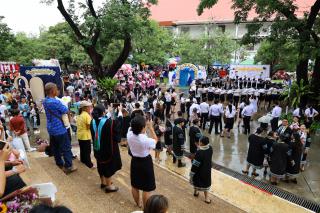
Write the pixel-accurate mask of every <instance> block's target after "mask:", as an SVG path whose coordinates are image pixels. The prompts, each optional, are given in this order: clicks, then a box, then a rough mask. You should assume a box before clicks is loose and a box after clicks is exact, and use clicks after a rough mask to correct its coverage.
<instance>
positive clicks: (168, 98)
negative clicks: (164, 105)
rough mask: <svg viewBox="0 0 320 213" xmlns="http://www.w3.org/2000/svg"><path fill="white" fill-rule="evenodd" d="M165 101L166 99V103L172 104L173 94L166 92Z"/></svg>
mask: <svg viewBox="0 0 320 213" xmlns="http://www.w3.org/2000/svg"><path fill="white" fill-rule="evenodd" d="M164 97H165V99H166V102H171V101H172V98H171V94H170V93H168V92H166V93H165V95H164Z"/></svg>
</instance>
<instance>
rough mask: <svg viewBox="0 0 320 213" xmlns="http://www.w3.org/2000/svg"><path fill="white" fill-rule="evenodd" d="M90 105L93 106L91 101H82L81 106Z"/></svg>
mask: <svg viewBox="0 0 320 213" xmlns="http://www.w3.org/2000/svg"><path fill="white" fill-rule="evenodd" d="M88 106H92V103H90V102H89V101H81V102H80V108H82V107H88Z"/></svg>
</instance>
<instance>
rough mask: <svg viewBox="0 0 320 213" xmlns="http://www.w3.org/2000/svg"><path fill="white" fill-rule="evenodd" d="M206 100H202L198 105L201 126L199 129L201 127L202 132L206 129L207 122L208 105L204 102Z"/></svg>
mask: <svg viewBox="0 0 320 213" xmlns="http://www.w3.org/2000/svg"><path fill="white" fill-rule="evenodd" d="M206 101H207V99H205V98H204V99H203V102H202V103H201V104H200V114H201V125H200V128H201V127H202V129H203V130H205V128H206V123H207V121H208V117H209V108H210V106H209V104H208V103H207V102H206Z"/></svg>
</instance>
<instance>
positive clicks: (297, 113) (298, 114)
mask: <svg viewBox="0 0 320 213" xmlns="http://www.w3.org/2000/svg"><path fill="white" fill-rule="evenodd" d="M292 116H293V117H297V118H299V120H300V119H301V117H303V116H304V111H303V110H302V109H301V107H298V108H296V109H295V110H293V112H292Z"/></svg>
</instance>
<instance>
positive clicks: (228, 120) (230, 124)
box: [224, 118, 234, 129]
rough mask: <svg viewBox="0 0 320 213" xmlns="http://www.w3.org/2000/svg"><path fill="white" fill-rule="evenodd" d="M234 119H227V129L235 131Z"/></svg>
mask: <svg viewBox="0 0 320 213" xmlns="http://www.w3.org/2000/svg"><path fill="white" fill-rule="evenodd" d="M233 124H234V118H226V123H225V127H224V128H226V129H233Z"/></svg>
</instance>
